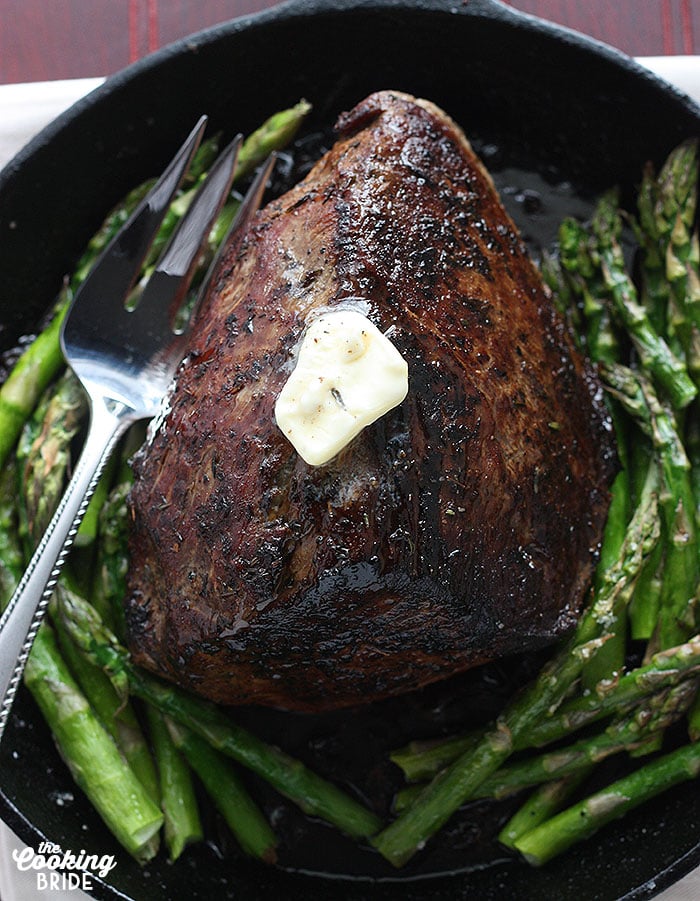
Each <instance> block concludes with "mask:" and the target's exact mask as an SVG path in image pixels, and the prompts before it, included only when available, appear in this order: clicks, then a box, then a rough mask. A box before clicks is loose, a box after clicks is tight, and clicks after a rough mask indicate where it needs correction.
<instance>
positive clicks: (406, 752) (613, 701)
mask: <svg viewBox="0 0 700 901" xmlns="http://www.w3.org/2000/svg"><path fill="white" fill-rule="evenodd" d="M698 674H700V636H695V637H694V638H693V639H691V640H690V641H688V642H686V643H685V644H682V645H679V646H678V647H676V648H670V649H668V650H665V651H660V652H659V653H657V654H655V655H654V656H653V657H652V658H651V660H650V661H649V663H647V664H645V665H644V666H640V667H637V668H636V669H633V670H630V671H629V672H628V673H625V674H624V675H622V676H620V677H618V678H615V679H612V680H609V681H606V682H602V683H600V684H599V685H598V686H597V688H596V690H595V691H589V692H588V693H587V694H585V695H582V696H579V697H577V698H575V699H573V700H570V701H567V702H566V703H565V704H563V705H562V707H561V708H560V709H559V710H558V711H557V712H556V713H555V714H553V715H552V716H550V717H547V718H545V719H542V720H540V721H539V722H538V723H535V724H534V725H533V726H532V727H531V728H530V729H529V730H527V731H526V732H524V733H523V735H522V736H521V737H520V738H519V739H518V738H515V739H514V742H513V746H514V750H516V751H522V750H526V749H527V748H531V747H533V748H537V747H543V746H545V745H548V744H551V743H552V742H555V741H559V740H561V739H562V738H565V737H566V736H567V735H569V734H571V733H572V732H576V731H577V730H579V729H582V728H584V727H585V726H589V725H591V724H592V723H595V722H598V721H599V720H601V719H605V718H606V717H609V716H611V715H613V714H615V713H622V712H624V711H626V710H629V709H630V708H631V707H633V706H637V705H638V704H639V703H640V702H641V701H643V700H644V699H645V698H646V697H648V696H649V695H651V694H654V693H657V692H660V691H663V690H664V689H667V688H669V687H671V686H674V685H678V684H680V683H681V682H683V681H685V680H686V679H693V678H694V677H696V676H697V675H698ZM482 738H483V733H473V734H471V735H466V736H458V737H455V738H451V739H447V740H444V741H438V742H412V743H411V744H409V745H407V746H406V747H405V748H402V749H400V750H398V751H395V752H394V753H393V754H392V755H391V759H392V760H393V761H394V763H396V765H397V766H399V767H401V769H402V771H403V773H404V775H405V777H406V778H407V779H408V780H409V781H411V782H418V781H421V780H424V779H429V778H430V777H431V776H434V775H435V774H436V773H438V772H439V771H440V770H442V769H443V768H444V767H445V766H447V765H448V764H450V763H452V762H453V761H454V760H455V759H456V758H457V757H459V755H460V754H463V753H464V752H465V751H467V750H469V749H470V748H473V747H474V746H475V745H476V744H478V743H479V741H481V740H482Z"/></svg>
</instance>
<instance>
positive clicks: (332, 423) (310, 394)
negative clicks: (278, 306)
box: [275, 309, 408, 466]
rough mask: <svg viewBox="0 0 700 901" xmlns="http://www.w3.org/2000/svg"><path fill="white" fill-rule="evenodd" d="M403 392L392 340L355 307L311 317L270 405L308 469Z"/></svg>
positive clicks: (402, 371)
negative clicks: (291, 367)
mask: <svg viewBox="0 0 700 901" xmlns="http://www.w3.org/2000/svg"><path fill="white" fill-rule="evenodd" d="M407 393H408V366H407V364H406V361H405V360H404V358H403V357H402V356H401V354H400V353H399V352H398V350H397V349H396V348H395V347H394V345H393V344H392V343H391V341H390V340H389V339H388V338H387V337H386V335H384V334H382V332H380V331H379V329H378V328H377V327H376V325H374V324H373V323H372V322H370V320H369V319H368V318H367V317H366V316H364V315H363V314H362V313H360V312H359V311H358V310H354V309H337V310H330V311H328V312H325V313H323V314H321V315H320V316H318V318H316V319H314V320H313V321H312V322H311V323H310V324H309V326H308V328H307V329H306V331H305V333H304V335H303V338H302V341H301V346H300V347H299V351H298V356H297V361H296V366H295V368H294V370H293V371H292V374H291V375H290V376H289V379H288V380H287V382H286V384H285V386H284V388H283V389H282V391H281V392H280V396H279V398H278V399H277V403H276V404H275V419H276V421H277V425H278V426H279V428H280V429H281V430H282V432H283V433H284V435H285V436H286V437H287V438H288V439H289V441H291V443H292V444H293V445H294V447H295V449H296V451H297V453H298V454H299V455H300V456H301V457H302V458H303V459H304V460H305V461H306V462H307V463H309V464H310V465H312V466H320V465H321V464H322V463H326V462H328V460H330V459H332V458H333V457H335V455H336V454H337V453H339V451H341V450H342V449H343V448H344V447H345V446H346V445H347V444H349V443H350V441H352V439H353V438H354V437H355V436H356V435H359V433H360V432H361V431H362V429H364V428H365V427H366V426H368V425H370V424H371V423H373V422H375V421H376V420H377V419H379V417H380V416H383V415H384V414H385V413H388V412H389V410H391V409H393V408H394V407H396V406H398V405H399V404H400V403H401V401H402V400H403V399H404V398H405V397H406V394H407Z"/></svg>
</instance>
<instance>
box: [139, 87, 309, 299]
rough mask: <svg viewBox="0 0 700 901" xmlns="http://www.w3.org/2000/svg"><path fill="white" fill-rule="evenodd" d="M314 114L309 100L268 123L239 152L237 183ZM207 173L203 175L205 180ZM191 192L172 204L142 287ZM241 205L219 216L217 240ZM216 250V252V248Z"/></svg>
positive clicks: (228, 206) (229, 206)
mask: <svg viewBox="0 0 700 901" xmlns="http://www.w3.org/2000/svg"><path fill="white" fill-rule="evenodd" d="M310 110H311V105H310V104H309V103H307V102H306V101H305V100H300V101H299V103H297V104H296V105H295V106H293V107H290V108H289V109H285V110H280V111H279V112H277V113H274V114H273V115H272V116H270V118H269V119H267V120H265V122H263V124H262V125H261V126H260V127H259V128H257V129H256V130H255V131H254V132H252V133H251V134H250V135H249V136H248V137H247V138H246V139H245V141H243V143H242V144H241V148H240V150H239V151H238V159H237V161H236V168H235V170H234V175H233V183H234V184H235V183H236V182H238V181H240V180H241V179H242V178H244V177H245V176H246V175H249V174H250V173H251V172H252V171H253V170H254V169H255V167H256V166H257V165H259V164H260V163H262V162H263V160H265V159H266V158H267V157H268V156H269V155H270V154H271V153H273V152H274V151H276V150H281V149H282V148H283V147H286V146H287V144H289V143H290V141H292V140H293V139H294V137H295V136H296V134H297V132H298V130H299V128H300V126H301V124H302V123H303V121H304V119H305V118H306V116H307V115H308V114H309V112H310ZM205 174H206V173H205V172H202V173H201V178H203V177H204V175H205ZM199 180H200V179H196V180H195V181H196V183H195V184H194V185H193V186H192V187H190V188H189V189H188V190H185V191H183V192H182V193H181V194H180V195H179V196H178V197H177V198H176V199H175V200H174V201H173V203H172V205H171V207H170V209H169V210H168V212H167V213H166V215H165V218H164V219H163V224H162V226H161V228H160V230H159V232H158V235H157V236H156V239H155V241H154V242H153V244H152V245H151V248H150V249H149V253H148V256H147V258H146V263H145V267H144V270H145V275H144V278H143V279H142V280H141V284H143V281H144V280H145V277H147V275H148V274H149V273H150V271H151V270H152V268H153V265H154V263H155V261H156V259H157V258H158V256H159V255H160V252H161V250H162V249H163V247H165V245H166V243H167V241H168V240H169V238H170V237H171V235H172V234H173V232H174V231H175V227H176V226H177V223H178V222H179V221H180V219H181V218H182V217H183V216H184V214H185V212H186V211H187V209H188V207H189V205H190V203H191V202H192V198H193V197H194V195H195V194H196V191H197V187H198V182H199ZM236 208H237V202H236V201H235V200H229V201H227V203H226V204H225V205H224V208H223V210H222V211H221V213H220V214H219V221H218V222H217V223H216V224H215V225H214V229H213V231H214V234H215V235H216V239H218V240H221V239H222V238H223V237H224V236H225V235H226V233H227V232H228V225H230V223H231V221H232V218H233V215H234V213H235V210H236ZM212 249H214V248H212Z"/></svg>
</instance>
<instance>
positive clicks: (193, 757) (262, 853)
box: [166, 718, 277, 863]
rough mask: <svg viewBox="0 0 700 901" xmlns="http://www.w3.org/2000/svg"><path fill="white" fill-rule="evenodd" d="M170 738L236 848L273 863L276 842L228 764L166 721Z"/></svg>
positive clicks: (178, 727) (272, 833) (208, 748)
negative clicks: (196, 777)
mask: <svg viewBox="0 0 700 901" xmlns="http://www.w3.org/2000/svg"><path fill="white" fill-rule="evenodd" d="M166 723H167V727H168V730H169V732H170V736H171V738H172V740H173V742H174V743H175V746H176V747H177V748H179V749H180V750H181V751H182V753H183V754H184V755H185V757H186V758H187V760H188V762H189V764H190V766H191V767H192V769H193V770H194V771H195V772H196V773H197V775H198V776H199V778H200V779H201V780H202V782H203V784H204V786H205V788H206V789H207V792H208V793H209V796H210V797H211V799H212V801H213V802H214V804H215V805H216V808H217V809H218V811H219V813H220V814H221V815H222V816H223V818H224V820H225V821H226V823H227V825H228V827H229V829H230V830H231V832H232V833H233V834H234V835H235V837H236V839H237V841H238V844H239V845H240V846H241V848H242V849H243V850H244V851H245V852H246V854H249V855H251V856H252V857H257V858H258V859H259V860H263V861H265V863H275V862H276V860H277V850H276V848H277V839H276V838H275V834H274V832H273V831H272V829H271V828H270V824H269V823H268V822H267V820H266V819H265V816H264V815H263V813H262V812H261V811H260V809H259V808H258V806H257V805H256V803H255V801H253V799H252V798H251V797H250V795H249V794H248V792H247V790H246V789H245V787H244V785H243V783H242V782H241V780H240V778H239V777H238V774H237V773H236V772H235V771H234V769H233V767H232V766H231V765H230V762H229V761H228V760H227V759H226V758H225V757H222V756H221V755H220V754H218V753H217V752H216V751H214V750H213V749H212V748H211V747H209V745H208V744H207V743H206V742H205V741H204V740H203V739H201V738H199V737H198V736H197V735H194V734H193V733H192V732H190V731H189V729H186V728H185V727H184V726H182V725H181V724H179V723H175V722H173V721H172V720H171V719H167V718H166Z"/></svg>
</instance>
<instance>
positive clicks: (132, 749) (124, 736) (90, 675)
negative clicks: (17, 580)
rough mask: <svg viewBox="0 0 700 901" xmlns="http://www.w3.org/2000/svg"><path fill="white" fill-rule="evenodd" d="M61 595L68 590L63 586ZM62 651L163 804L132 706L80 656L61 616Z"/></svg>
mask: <svg viewBox="0 0 700 901" xmlns="http://www.w3.org/2000/svg"><path fill="white" fill-rule="evenodd" d="M57 591H58V592H59V593H62V592H66V591H68V589H67V588H66V587H65V586H63V585H60V586H59V587H58V589H57ZM54 628H55V632H56V636H57V638H58V645H59V649H60V652H61V654H62V656H63V658H64V659H65V661H66V663H67V664H68V666H69V668H70V671H71V673H72V674H73V676H74V678H75V680H76V683H77V685H78V686H79V687H80V689H81V691H82V692H83V694H84V695H85V698H86V699H87V701H88V703H89V704H90V706H91V707H92V709H93V711H94V712H95V714H96V716H97V717H98V719H99V721H100V723H101V724H102V726H103V727H104V728H105V730H106V731H107V732H108V733H109V735H110V736H111V737H112V739H113V741H114V743H115V744H116V746H117V748H119V750H120V751H121V753H122V755H123V756H124V759H125V760H126V762H127V763H128V764H129V766H130V767H131V769H132V771H133V773H134V775H135V776H136V778H137V779H138V780H139V782H140V783H141V785H142V786H143V788H144V790H145V791H146V794H147V795H148V797H149V798H151V800H152V801H153V803H154V804H156V805H159V804H160V789H159V785H158V777H157V775H156V770H155V766H154V763H153V757H152V756H151V751H150V749H149V746H148V743H147V741H146V738H145V736H144V734H143V731H142V729H141V725H140V724H139V721H138V718H137V716H136V713H135V711H134V709H133V706H132V705H131V703H129V702H126V703H125V701H124V699H123V698H120V697H119V695H118V694H117V692H116V691H115V689H114V686H113V685H112V683H111V682H110V680H109V679H108V678H107V676H105V674H104V673H103V672H102V670H100V669H99V668H98V667H96V666H95V665H94V664H92V663H90V662H89V661H88V660H86V659H85V658H84V657H83V655H82V654H80V653H79V651H78V649H77V648H76V646H75V645H74V644H73V642H72V640H71V638H70V636H69V635H68V634H67V631H66V629H65V626H64V625H63V623H62V621H61V619H60V617H54Z"/></svg>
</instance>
